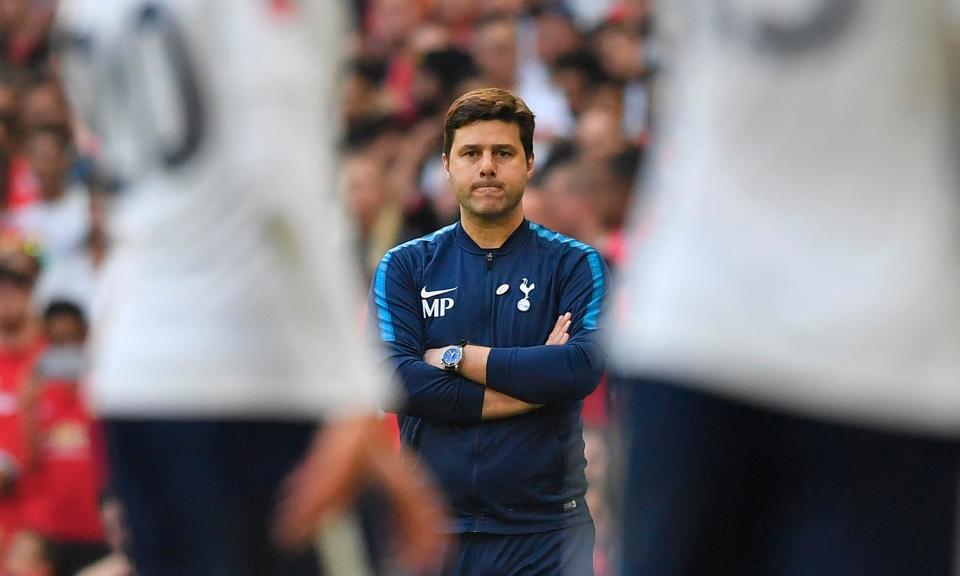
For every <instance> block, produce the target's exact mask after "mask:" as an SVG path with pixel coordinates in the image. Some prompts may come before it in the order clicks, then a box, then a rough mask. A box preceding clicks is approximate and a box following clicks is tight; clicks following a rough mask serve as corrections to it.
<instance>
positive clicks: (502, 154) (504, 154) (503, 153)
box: [497, 150, 513, 158]
mask: <svg viewBox="0 0 960 576" xmlns="http://www.w3.org/2000/svg"><path fill="white" fill-rule="evenodd" d="M497 156H499V157H500V158H512V157H513V152H511V151H509V150H500V151H499V152H497Z"/></svg>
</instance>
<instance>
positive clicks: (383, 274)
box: [373, 223, 457, 342]
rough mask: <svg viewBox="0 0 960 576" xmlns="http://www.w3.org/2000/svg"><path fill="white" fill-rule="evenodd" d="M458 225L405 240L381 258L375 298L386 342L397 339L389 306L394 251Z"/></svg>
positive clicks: (381, 330)
mask: <svg viewBox="0 0 960 576" xmlns="http://www.w3.org/2000/svg"><path fill="white" fill-rule="evenodd" d="M456 226H457V225H456V223H454V224H451V225H449V226H446V227H444V228H441V229H439V230H437V231H436V232H431V233H430V234H427V235H426V236H423V237H420V238H417V239H415V240H410V241H409V242H405V243H403V244H401V245H399V246H397V247H396V248H393V249H391V250H390V251H389V252H387V253H386V254H384V256H383V259H382V260H380V264H379V265H378V266H377V272H376V275H375V276H374V279H373V300H374V303H375V304H376V306H377V321H378V322H379V324H380V339H381V340H383V341H384V342H395V341H396V339H397V335H396V333H395V331H394V329H393V315H392V314H390V308H389V307H388V306H387V266H388V265H389V264H390V260H391V259H393V253H394V252H397V251H398V250H402V249H404V248H406V247H407V246H413V245H414V244H417V243H420V242H432V241H433V240H435V239H436V238H437V236H440V235H441V234H444V233H446V232H449V231H451V230H453V229H454V228H455V227H456Z"/></svg>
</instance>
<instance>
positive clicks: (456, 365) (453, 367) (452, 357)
mask: <svg viewBox="0 0 960 576" xmlns="http://www.w3.org/2000/svg"><path fill="white" fill-rule="evenodd" d="M461 361H463V346H447V348H446V349H445V350H444V351H443V355H442V356H440V365H441V366H443V369H444V370H446V371H447V372H459V371H460V362H461Z"/></svg>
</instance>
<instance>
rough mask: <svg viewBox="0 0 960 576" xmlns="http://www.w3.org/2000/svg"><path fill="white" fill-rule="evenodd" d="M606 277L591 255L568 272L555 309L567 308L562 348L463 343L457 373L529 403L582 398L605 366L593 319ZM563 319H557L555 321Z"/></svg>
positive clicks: (432, 354) (605, 289)
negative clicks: (496, 346) (501, 346)
mask: <svg viewBox="0 0 960 576" xmlns="http://www.w3.org/2000/svg"><path fill="white" fill-rule="evenodd" d="M607 277H608V274H607V272H606V268H605V266H604V265H603V262H602V261H601V260H600V257H599V256H598V255H597V254H596V252H593V251H590V252H588V253H586V254H585V257H583V258H580V259H579V261H578V262H577V264H576V266H575V267H574V268H573V269H572V270H571V272H570V276H569V278H568V279H567V280H566V282H565V283H564V288H563V294H562V296H561V300H560V305H561V306H563V307H564V309H567V310H570V317H569V318H567V321H568V322H569V324H568V325H567V326H566V328H565V331H567V330H568V331H569V334H570V335H571V336H570V337H569V340H567V341H565V342H564V343H563V345H559V346H558V345H551V344H550V343H549V340H548V343H547V344H544V345H542V346H531V347H514V348H487V347H484V346H475V345H468V346H465V347H464V353H463V360H462V361H461V365H460V368H461V374H462V375H463V376H464V377H465V378H468V379H470V380H471V381H474V382H477V383H479V384H482V385H484V386H487V387H488V388H489V389H493V390H496V391H498V392H501V393H503V394H507V395H508V396H511V397H513V398H517V399H519V400H521V401H523V402H528V403H532V404H552V403H555V402H565V401H570V400H579V399H582V398H585V397H586V396H587V395H589V394H590V393H591V392H593V390H594V389H595V388H596V387H597V384H598V383H599V381H600V377H601V375H602V374H603V370H604V365H605V362H606V354H605V352H604V350H603V347H602V346H601V344H600V341H601V338H600V335H599V333H598V331H597V319H598V316H599V314H600V309H601V306H602V304H603V301H604V300H605V298H606V294H607V293H608V291H609V287H608V281H607ZM563 319H564V316H561V318H560V320H558V322H560V321H561V320H563ZM556 330H557V326H555V327H554V331H556ZM552 336H553V333H552V334H551V337H552ZM427 357H428V358H430V359H431V361H433V359H434V358H437V356H436V351H428V356H427ZM436 361H437V362H439V360H438V359H437V360H436Z"/></svg>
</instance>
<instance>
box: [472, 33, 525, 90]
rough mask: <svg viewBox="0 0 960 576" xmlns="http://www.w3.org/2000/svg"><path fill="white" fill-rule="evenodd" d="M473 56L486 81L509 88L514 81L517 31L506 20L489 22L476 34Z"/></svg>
mask: <svg viewBox="0 0 960 576" xmlns="http://www.w3.org/2000/svg"><path fill="white" fill-rule="evenodd" d="M473 54H474V57H475V59H476V62H477V65H478V66H479V67H480V70H481V72H482V73H483V75H484V77H486V78H487V81H488V82H490V83H492V84H494V85H497V86H499V87H500V88H510V87H512V85H513V83H514V82H515V81H516V72H517V31H516V28H515V27H514V25H513V24H512V23H510V22H509V21H507V20H497V21H495V22H490V23H488V24H486V25H485V26H483V27H482V28H480V29H479V30H478V31H477V32H476V37H475V39H474V46H473Z"/></svg>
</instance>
